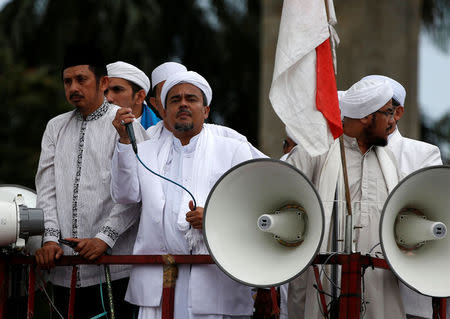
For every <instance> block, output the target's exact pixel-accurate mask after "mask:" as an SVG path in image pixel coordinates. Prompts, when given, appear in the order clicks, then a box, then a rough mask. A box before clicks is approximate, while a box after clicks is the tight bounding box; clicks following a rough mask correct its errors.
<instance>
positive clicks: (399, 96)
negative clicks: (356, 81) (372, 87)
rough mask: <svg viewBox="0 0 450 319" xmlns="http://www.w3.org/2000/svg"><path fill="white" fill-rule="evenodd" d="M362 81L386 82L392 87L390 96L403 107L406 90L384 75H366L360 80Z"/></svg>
mask: <svg viewBox="0 0 450 319" xmlns="http://www.w3.org/2000/svg"><path fill="white" fill-rule="evenodd" d="M362 79H363V80H364V79H366V80H377V81H388V82H389V84H390V85H391V87H392V91H394V95H393V96H392V97H393V98H394V99H395V100H396V101H397V102H398V103H400V105H401V106H403V107H404V106H405V98H406V90H405V88H404V87H403V85H401V84H400V83H398V82H397V81H395V80H394V79H391V78H389V77H387V76H384V75H368V76H365V77H363V78H362Z"/></svg>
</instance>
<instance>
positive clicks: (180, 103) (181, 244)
mask: <svg viewBox="0 0 450 319" xmlns="http://www.w3.org/2000/svg"><path fill="white" fill-rule="evenodd" d="M211 99H212V90H211V88H210V86H209V84H208V82H207V81H206V80H205V79H204V78H203V77H202V76H201V75H199V74H198V73H195V72H192V71H189V72H177V73H174V74H172V75H171V76H169V77H168V78H167V80H166V82H165V84H164V86H163V88H162V91H161V102H162V106H163V109H162V117H163V121H164V126H163V127H162V128H161V131H160V132H158V134H157V135H158V136H152V137H151V138H150V139H149V140H147V141H145V142H142V143H140V144H139V147H138V154H139V156H140V158H141V159H142V161H143V162H145V163H146V165H147V166H149V167H150V168H151V169H153V170H155V171H156V172H157V173H159V174H161V175H163V176H165V177H167V178H169V179H171V180H173V181H175V182H177V183H180V184H182V185H183V186H184V187H186V188H187V189H189V190H190V191H191V192H192V193H193V196H194V197H195V199H196V203H197V207H194V204H193V201H191V200H190V199H191V198H190V196H189V195H188V194H187V193H186V192H184V191H183V190H182V189H180V188H179V187H178V186H176V185H174V184H172V183H169V182H167V181H165V180H163V179H161V178H160V177H157V176H155V175H153V174H151V173H150V172H148V171H147V170H146V169H145V168H144V167H143V166H142V165H141V164H139V163H138V162H137V160H136V158H135V155H134V153H133V150H132V148H131V146H130V145H127V144H128V138H127V135H126V131H125V130H124V126H123V125H122V123H128V122H131V121H132V120H133V115H132V114H130V113H129V109H120V110H118V112H117V114H116V118H115V120H114V121H113V125H114V126H115V128H116V129H117V132H118V133H119V136H120V139H119V141H118V143H117V146H116V150H115V152H114V156H113V164H112V176H113V178H112V183H111V193H112V196H113V198H114V199H115V200H116V201H117V202H119V203H136V202H139V201H142V213H141V220H140V224H139V230H138V236H137V239H136V243H135V245H134V249H133V253H134V254H156V255H165V254H183V255H189V254H190V253H192V254H207V253H208V251H207V249H206V246H205V243H204V240H203V235H202V232H201V229H202V220H203V208H202V207H203V206H204V204H205V201H206V198H207V195H208V193H209V191H210V190H211V188H212V186H213V185H214V183H215V182H216V181H217V180H218V178H219V177H220V176H221V175H222V174H223V173H225V172H226V171H227V170H228V169H230V168H231V167H233V166H234V165H236V164H239V163H241V162H243V161H245V160H248V159H251V158H252V156H251V152H250V149H249V146H248V144H247V143H244V142H240V141H238V140H236V139H232V138H227V137H223V136H217V135H214V134H211V133H210V132H209V131H208V130H205V129H204V121H205V119H207V118H208V115H209V110H210V107H209V105H210V103H211ZM162 290H163V267H162V266H161V265H142V266H135V267H133V270H132V274H131V276H130V283H129V285H128V290H127V293H126V300H127V301H129V302H131V303H133V304H137V305H139V306H140V311H139V318H140V319H144V318H145V319H149V318H152V319H153V318H161V310H162V309H161V297H162V296H161V294H162ZM252 308H253V300H252V298H251V289H250V288H249V287H246V286H243V285H241V284H239V283H237V282H235V281H233V280H231V279H230V278H228V277H227V276H226V275H225V274H224V273H222V272H221V271H220V270H219V268H218V267H217V266H216V265H192V266H190V265H178V279H177V281H176V287H175V311H174V316H175V318H178V319H185V318H191V319H192V318H208V319H216V318H217V319H219V318H220V319H222V318H249V317H250V316H251V314H252Z"/></svg>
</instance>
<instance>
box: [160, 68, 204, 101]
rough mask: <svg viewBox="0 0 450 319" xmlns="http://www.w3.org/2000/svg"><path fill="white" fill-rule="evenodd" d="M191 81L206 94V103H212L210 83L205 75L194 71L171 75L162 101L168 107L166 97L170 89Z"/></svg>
mask: <svg viewBox="0 0 450 319" xmlns="http://www.w3.org/2000/svg"><path fill="white" fill-rule="evenodd" d="M181 83H189V84H192V85H194V86H196V87H198V88H199V89H200V90H201V91H202V92H203V93H204V94H205V96H206V104H207V105H210V104H211V100H212V90H211V87H210V86H209V83H208V82H207V81H206V80H205V78H204V77H203V76H201V75H200V74H198V73H197V72H194V71H187V72H178V73H174V74H172V75H171V76H169V77H168V78H167V80H166V82H165V83H164V85H163V87H162V91H161V103H162V105H163V106H164V108H166V97H167V93H169V91H170V89H171V88H173V87H174V86H175V85H177V84H181Z"/></svg>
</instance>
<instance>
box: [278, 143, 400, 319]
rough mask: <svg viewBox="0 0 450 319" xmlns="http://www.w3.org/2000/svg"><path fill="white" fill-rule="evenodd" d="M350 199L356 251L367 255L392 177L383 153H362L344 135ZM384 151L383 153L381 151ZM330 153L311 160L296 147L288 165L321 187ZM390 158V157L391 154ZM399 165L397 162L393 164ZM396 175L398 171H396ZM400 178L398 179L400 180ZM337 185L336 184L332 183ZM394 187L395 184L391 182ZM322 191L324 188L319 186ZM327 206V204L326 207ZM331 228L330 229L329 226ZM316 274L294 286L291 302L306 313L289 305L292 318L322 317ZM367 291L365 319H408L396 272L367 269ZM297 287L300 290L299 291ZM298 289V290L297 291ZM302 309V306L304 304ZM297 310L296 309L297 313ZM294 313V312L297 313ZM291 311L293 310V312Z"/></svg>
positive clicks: (376, 238)
mask: <svg viewBox="0 0 450 319" xmlns="http://www.w3.org/2000/svg"><path fill="white" fill-rule="evenodd" d="M344 145H345V151H346V159H347V168H348V177H349V187H350V196H351V202H352V208H353V223H354V224H355V225H356V226H360V227H361V228H358V230H357V231H355V232H354V234H353V239H354V243H355V248H356V251H359V252H361V254H363V255H364V254H367V253H369V251H371V250H372V249H373V247H374V246H375V245H376V244H378V243H379V241H380V240H379V229H378V228H379V220H380V215H381V211H382V208H383V205H384V202H385V200H386V198H387V196H388V180H390V178H389V177H388V176H384V174H385V173H386V172H385V171H383V169H382V167H385V165H384V164H383V163H381V159H380V153H381V150H377V149H376V148H374V147H372V148H370V149H369V150H368V151H367V152H366V153H365V154H361V151H360V149H359V147H358V143H357V141H356V139H354V138H350V137H348V136H345V135H344ZM379 151H380V152H379ZM327 155H328V154H323V155H321V156H318V157H310V156H308V153H307V152H306V151H305V150H302V149H301V146H297V147H295V148H294V149H293V150H292V152H291V155H290V156H289V157H288V159H287V162H288V163H290V164H292V165H294V166H296V167H297V168H299V169H300V170H301V171H302V172H304V173H305V174H306V176H307V177H308V178H310V180H311V181H312V182H313V183H314V184H315V185H316V186H318V187H319V185H318V184H319V180H320V177H321V174H322V170H323V168H324V164H325V161H326V159H327ZM387 155H389V154H387ZM392 163H395V160H394V161H393V162H392ZM393 173H394V174H395V173H396V172H395V170H394V172H393ZM398 177H399V176H395V180H398ZM330 183H335V181H330ZM389 184H391V185H392V182H391V181H389ZM319 192H320V187H319ZM325 206H326V205H325ZM325 228H326V229H327V227H325ZM371 254H372V255H373V254H377V255H378V256H380V257H381V256H382V254H381V248H380V246H377V247H375V248H374V249H373V250H372V251H371ZM313 278H314V275H313V274H312V272H311V271H308V272H307V275H302V276H300V277H299V278H298V279H296V280H294V281H293V282H292V283H291V287H290V288H289V299H296V301H297V303H300V304H304V308H305V309H304V313H302V310H300V311H298V310H299V309H298V308H297V309H296V308H295V307H292V305H289V306H290V307H289V311H290V313H289V318H290V319H292V318H320V317H321V315H320V312H319V309H318V303H317V297H316V291H315V289H314V288H313V287H312V285H313V284H314V283H315V282H314V279H313ZM364 284H365V285H364V287H365V290H364V292H363V294H364V295H363V298H364V301H366V302H368V303H366V311H365V316H364V318H366V319H383V318H405V313H404V310H403V305H402V301H401V297H400V292H399V288H398V284H397V279H396V278H395V276H394V274H393V273H392V272H389V271H386V270H381V269H375V270H372V269H370V268H369V269H367V270H366V273H365V276H364ZM296 286H297V287H298V289H296ZM295 290H297V291H295ZM300 306H301V305H300ZM294 309H295V310H294ZM293 310H294V311H293ZM291 311H293V312H292V313H291Z"/></svg>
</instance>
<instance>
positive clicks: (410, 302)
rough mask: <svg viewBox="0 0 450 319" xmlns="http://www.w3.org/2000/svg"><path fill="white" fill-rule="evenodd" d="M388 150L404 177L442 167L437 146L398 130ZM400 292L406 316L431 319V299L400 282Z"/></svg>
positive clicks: (390, 138) (391, 136)
mask: <svg viewBox="0 0 450 319" xmlns="http://www.w3.org/2000/svg"><path fill="white" fill-rule="evenodd" d="M388 148H389V149H390V150H391V151H392V153H393V154H394V156H395V158H396V160H397V162H398V166H399V168H400V171H401V172H402V173H403V174H404V175H405V176H406V175H409V174H411V173H412V172H414V171H416V170H418V169H421V168H424V167H427V166H433V165H442V159H441V152H440V151H439V148H438V147H437V146H435V145H432V144H428V143H425V142H422V141H417V140H413V139H410V138H406V137H403V136H402V135H401V134H400V132H399V130H398V128H397V129H396V130H395V131H394V132H393V133H392V134H391V135H389V143H388ZM400 291H401V294H402V298H403V302H404V304H405V309H406V313H407V314H410V315H414V316H419V317H423V318H432V316H433V307H432V305H431V297H426V296H422V295H420V294H419V293H416V292H414V291H413V290H411V289H409V288H408V287H407V286H405V285H404V284H403V283H401V282H400ZM448 315H449V314H447V316H448Z"/></svg>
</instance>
